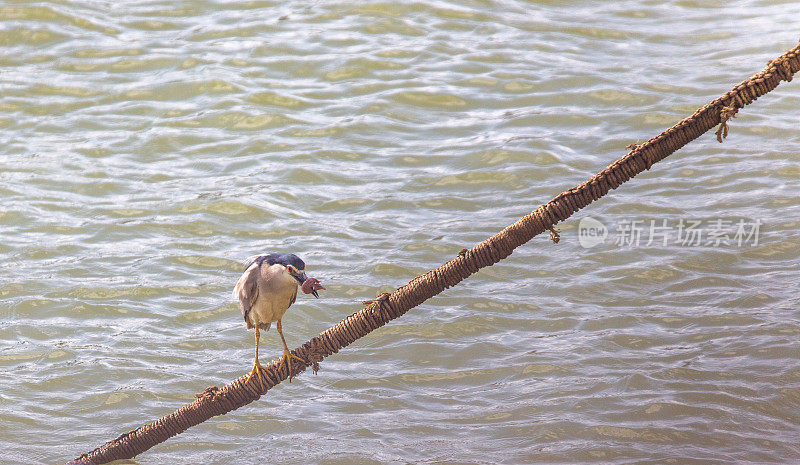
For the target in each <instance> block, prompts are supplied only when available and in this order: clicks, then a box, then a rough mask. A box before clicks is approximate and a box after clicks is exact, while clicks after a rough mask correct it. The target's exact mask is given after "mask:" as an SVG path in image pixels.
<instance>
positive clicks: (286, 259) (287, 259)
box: [244, 253, 306, 271]
mask: <svg viewBox="0 0 800 465" xmlns="http://www.w3.org/2000/svg"><path fill="white" fill-rule="evenodd" d="M264 262H266V263H267V265H268V266H272V265H274V264H276V263H277V264H279V265H283V266H286V267H288V266H289V265H292V266H293V267H295V268H297V269H298V270H300V271H303V270H305V269H306V264H305V262H304V261H303V260H301V259H300V257H298V256H297V255H295V254H293V253H271V254H267V255H259V256H257V257H255V258H254V259H252V260H250V261H248V262H247V263H245V266H244V269H245V270H246V269H248V268H250V266H251V265H252V264H253V263H257V264H258V266H261V264H262V263H264Z"/></svg>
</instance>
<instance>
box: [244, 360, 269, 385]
mask: <svg viewBox="0 0 800 465" xmlns="http://www.w3.org/2000/svg"><path fill="white" fill-rule="evenodd" d="M263 371H264V367H262V366H261V364H260V363H258V361H256V362H255V363H254V364H253V370H252V371H250V374H249V375H247V379H246V380H244V384H247V383H249V382H250V380H251V379H252V378H253V376H255V377H256V378H258V385H259V386H261V389H264V381H263V380H262V379H261V377H262V376H264V373H263Z"/></svg>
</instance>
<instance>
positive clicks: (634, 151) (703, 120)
mask: <svg viewBox="0 0 800 465" xmlns="http://www.w3.org/2000/svg"><path fill="white" fill-rule="evenodd" d="M798 71H800V45H798V46H796V47H795V48H793V49H791V50H789V51H787V52H786V53H785V54H783V55H782V56H781V57H780V58H778V59H776V60H773V61H771V62H769V64H768V65H767V67H766V68H764V69H763V70H762V71H761V72H759V73H758V74H756V75H754V76H753V77H751V78H750V79H748V80H746V81H744V82H742V83H741V84H739V85H738V86H736V87H734V88H733V90H731V91H730V92H728V93H727V94H725V95H723V96H722V97H719V98H718V99H716V100H714V101H713V102H711V103H709V104H708V105H705V106H704V107H702V108H699V109H698V110H697V111H695V112H694V114H693V115H692V116H690V117H688V118H685V119H683V120H682V121H680V122H679V123H678V124H676V125H675V126H673V127H671V128H669V129H668V130H666V131H664V132H662V133H661V134H659V135H658V136H656V137H654V138H652V139H650V140H648V141H647V142H645V143H643V144H641V145H635V146H632V147H631V151H630V152H629V153H628V154H627V155H625V156H623V157H622V158H620V159H619V160H617V161H615V162H614V163H612V164H611V165H609V166H608V167H607V168H606V169H604V170H603V171H601V172H599V173H597V174H596V175H594V176H592V178H591V179H589V180H588V181H586V182H584V183H583V184H581V185H579V186H576V187H573V188H572V189H569V190H567V191H564V192H562V193H561V194H559V195H558V196H556V197H555V198H554V199H553V200H551V201H550V202H548V203H546V204H544V205H542V206H540V207H539V208H538V209H536V210H535V211H534V212H532V213H530V214H528V215H526V216H524V217H522V218H521V219H519V220H518V221H517V222H516V223H514V224H512V225H510V226H508V227H507V228H505V229H503V230H502V231H500V232H499V233H497V234H495V235H494V236H492V237H490V238H488V239H486V240H485V241H483V242H481V243H480V244H478V245H476V246H475V247H472V248H471V249H462V250H461V251H460V252H459V253H458V255H457V256H456V258H454V259H452V260H450V261H449V262H447V263H445V264H444V265H442V266H440V267H439V268H436V269H435V270H431V271H428V272H427V273H425V274H424V275H421V276H417V277H416V278H414V279H412V280H411V282H409V283H408V284H406V285H405V286H403V287H401V288H399V289H397V290H396V291H394V292H392V293H391V294H388V293H384V294H381V295H379V296H378V297H377V298H376V299H374V300H370V301H367V302H365V303H364V304H365V307H364V308H363V309H361V310H360V311H358V312H356V313H353V314H352V315H350V316H348V317H347V318H345V319H344V320H342V321H341V322H339V323H338V324H337V325H335V326H333V327H332V328H329V329H328V330H326V331H323V332H322V333H320V334H319V335H318V336H317V337H315V338H313V339H311V340H310V341H308V342H306V343H305V344H303V345H302V346H301V347H299V348H297V349H295V350H294V351H293V353H294V354H295V355H297V356H299V357H302V358H304V359H306V360H308V361H309V363H308V364H306V365H303V364H300V363H293V364H292V368H293V376H297V375H298V374H300V373H302V372H303V371H305V369H306V368H307V367H309V366H310V367H312V369H313V370H314V372H316V371H317V370H318V369H319V365H318V363H319V362H320V361H322V359H324V358H325V357H327V356H329V355H332V354H335V353H336V352H338V351H339V350H341V349H342V348H343V347H346V346H348V345H350V344H352V343H353V341H355V340H356V339H358V338H361V337H364V336H365V335H367V334H368V333H369V332H371V331H374V330H375V329H377V328H380V327H381V326H383V325H385V324H386V323H388V322H389V321H391V320H393V319H395V318H397V317H399V316H401V315H403V314H404V313H406V312H407V311H408V310H410V309H412V308H414V307H416V306H417V305H419V304H421V303H422V302H424V301H426V300H427V299H430V298H431V297H433V296H435V295H436V294H439V293H440V292H442V291H444V290H445V289H447V288H449V287H452V286H455V285H456V284H458V283H459V282H461V281H462V280H464V279H466V278H467V277H469V276H470V275H472V274H473V273H475V272H476V271H478V270H479V269H481V268H484V267H487V266H491V265H493V264H495V263H497V262H499V261H500V260H502V259H504V258H506V257H507V256H509V255H510V254H511V252H512V251H513V250H514V249H515V248H517V247H519V246H520V245H522V244H524V243H526V242H528V241H529V240H530V239H531V238H533V237H534V236H536V235H538V234H540V233H542V232H544V231H551V235H552V237H553V240H556V239H557V237H558V235H557V233H555V230H554V229H553V226H554V225H555V224H556V223H558V222H560V221H564V220H566V219H567V218H569V217H570V216H571V215H572V214H573V213H575V212H577V211H578V210H580V209H581V208H583V207H585V206H587V205H589V204H590V203H592V202H593V201H595V200H597V199H599V198H600V197H602V196H604V195H606V194H607V193H608V191H609V190H611V189H616V188H617V187H619V186H620V185H621V184H622V183H624V182H626V181H628V180H629V179H630V178H632V177H634V176H636V175H637V174H639V173H641V172H642V171H644V170H648V169H650V167H651V166H653V163H656V162H658V161H661V160H663V159H664V158H666V157H667V156H668V155H670V154H672V153H673V152H675V151H676V150H678V149H680V148H681V147H683V146H684V145H686V144H687V143H689V142H690V141H692V140H694V139H696V138H698V137H699V136H700V135H701V134H703V133H705V132H707V131H708V130H710V129H711V128H713V127H714V126H716V125H720V127H719V129H718V130H717V138H718V140H719V141H720V142H721V141H722V139H723V138H724V137H725V136H727V133H728V126H727V121H728V120H729V119H730V118H731V117H733V116H734V115H735V114H736V112H737V111H738V110H739V109H741V108H742V107H744V106H745V105H748V104H750V103H751V102H753V101H754V100H756V99H757V98H758V97H760V96H762V95H764V94H766V93H767V92H769V91H771V90H772V89H774V88H775V87H776V86H777V85H778V84H779V83H780V82H781V81H791V80H792V76H793V75H794V74H795V73H797V72H798ZM265 368H266V370H265V374H266V376H265V378H266V379H264V385H265V386H264V388H261V386H259V385H258V383H252V382H251V383H250V384H245V383H244V380H245V378H246V377H247V376H246V375H244V376H241V377H240V378H238V379H236V380H234V381H233V382H232V383H230V384H228V385H227V386H225V387H223V388H221V389H220V388H217V387H216V386H211V387H208V388H206V390H205V391H203V392H202V393H200V394H197V400H195V401H194V402H192V403H190V404H187V405H184V406H183V407H181V408H179V409H178V410H176V411H175V412H173V413H171V414H169V415H167V416H165V417H162V418H160V419H158V420H156V421H154V422H152V423H149V424H147V425H144V426H141V427H139V428H136V429H135V430H133V431H130V432H128V433H125V434H123V435H121V436H119V437H118V438H116V439H114V440H112V441H109V442H107V443H106V444H104V445H102V446H100V447H98V448H97V449H94V450H92V451H90V452H87V453H84V454H81V455H80V456H79V457H77V458H75V459H74V460H72V461H70V462H69V463H68V465H72V464H75V465H77V464H87V465H88V464H102V463H107V462H111V461H112V460H118V459H127V458H132V457H134V456H136V455H138V454H140V453H142V452H144V451H146V450H147V449H150V448H151V447H153V446H155V445H156V444H159V443H161V442H164V441H166V440H167V439H169V438H171V437H172V436H175V435H176V434H179V433H182V432H183V431H186V430H187V429H188V428H190V427H192V426H194V425H197V424H200V423H202V422H204V421H206V420H208V419H209V418H211V417H213V416H216V415H222V414H225V413H228V412H230V411H231V410H235V409H237V408H239V407H242V406H244V405H247V404H249V403H250V402H253V401H254V400H257V399H258V398H259V397H261V396H262V395H264V394H265V393H266V392H267V391H268V390H269V389H271V388H272V387H274V386H275V385H277V384H278V383H280V382H281V381H283V380H285V379H286V378H287V377H288V375H289V373H288V372H287V370H286V369H282V370H279V369H278V363H277V360H273V361H272V362H271V363H270V364H268V365H267V366H266V367H265Z"/></svg>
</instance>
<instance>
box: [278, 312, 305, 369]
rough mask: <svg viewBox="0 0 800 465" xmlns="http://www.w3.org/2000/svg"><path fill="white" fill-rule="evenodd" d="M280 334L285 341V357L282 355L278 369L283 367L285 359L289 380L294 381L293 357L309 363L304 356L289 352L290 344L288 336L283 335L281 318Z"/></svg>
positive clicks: (279, 321)
mask: <svg viewBox="0 0 800 465" xmlns="http://www.w3.org/2000/svg"><path fill="white" fill-rule="evenodd" d="M278 334H280V335H281V341H283V357H281V362H280V364H279V365H278V369H279V370H280V369H282V368H283V362H284V361H285V362H286V364H287V365H288V367H289V382H290V383H291V382H292V358H296V359H297V360H299V361H301V362H303V364H305V363H307V362H306V361H305V360H303V359H302V358H300V357H298V356H297V355H294V354H293V353H291V352H289V346H287V345H286V338H284V337H283V330H282V329H281V320H278Z"/></svg>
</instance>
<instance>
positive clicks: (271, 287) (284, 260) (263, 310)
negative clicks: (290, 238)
mask: <svg viewBox="0 0 800 465" xmlns="http://www.w3.org/2000/svg"><path fill="white" fill-rule="evenodd" d="M305 268H306V264H305V262H303V260H301V259H300V257H298V256H297V255H295V254H291V253H270V254H264V255H254V256H252V257H249V258H248V259H247V260H246V261H245V270H244V273H243V274H242V276H241V277H240V278H239V280H238V281H237V282H236V286H235V287H234V288H233V297H234V299H238V300H239V308H240V309H241V310H242V316H243V317H244V321H245V323H246V325H247V329H251V328H255V337H256V358H255V361H254V362H253V370H252V371H251V372H250V374H249V375H248V376H247V379H246V380H245V384H247V383H249V382H250V381H251V380H252V378H253V377H256V379H258V382H259V384H260V385H261V388H262V389H263V387H264V386H263V382H262V379H261V378H262V376H263V371H264V367H262V366H261V364H260V363H258V340H259V337H260V330H263V331H268V330H269V328H270V326H271V325H272V322H277V325H276V326H277V328H278V334H279V335H280V336H281V341H283V356H282V357H281V360H280V364H279V365H278V369H279V370H282V369H283V365H284V364H285V365H287V367H288V369H289V381H291V380H292V359H293V358H294V359H296V360H299V361H301V362H303V363H304V364H305V363H307V362H306V361H305V360H303V359H302V358H300V357H298V356H296V355H294V354H292V353H291V352H289V347H288V346H287V345H286V338H285V337H284V336H283V328H282V327H281V318H283V315H284V314H285V313H286V310H288V309H289V307H290V306H291V305H292V304H293V303H294V302H295V299H296V298H297V287H298V284H300V285H301V290H302V291H303V293H305V294H313V295H314V297H316V298H319V293H318V292H317V291H319V290H324V289H325V288H324V287H323V286H322V285H321V284H320V282H319V280H318V279H316V278H309V277H308V276H306V273H305Z"/></svg>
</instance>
